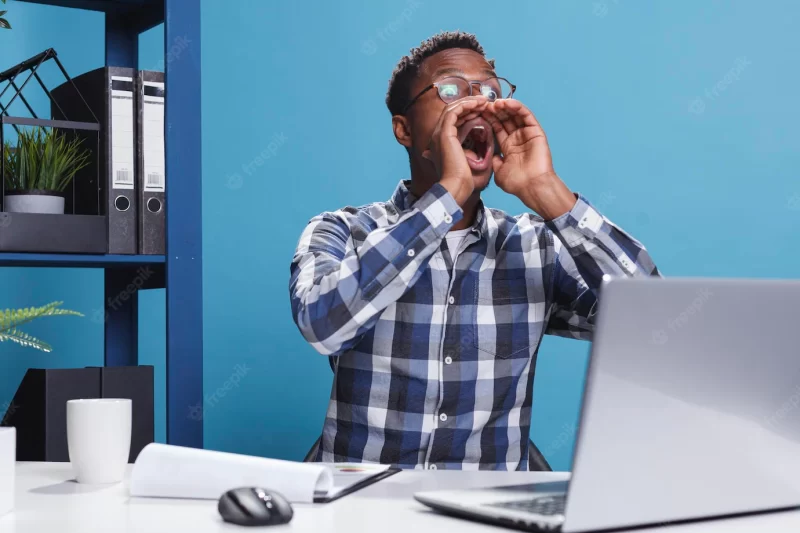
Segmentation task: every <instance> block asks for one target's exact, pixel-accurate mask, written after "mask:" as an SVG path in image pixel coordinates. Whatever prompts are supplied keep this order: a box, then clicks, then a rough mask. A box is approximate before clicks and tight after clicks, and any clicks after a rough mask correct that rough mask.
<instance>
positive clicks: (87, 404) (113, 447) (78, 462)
mask: <svg viewBox="0 0 800 533" xmlns="http://www.w3.org/2000/svg"><path fill="white" fill-rule="evenodd" d="M131 404H132V402H131V400H129V399H116V398H98V399H90V400H69V401H68V402H67V446H68V447H69V460H70V462H71V463H72V469H73V470H74V471H75V478H76V479H77V480H78V483H89V484H104V483H117V482H119V481H122V478H123V477H124V476H125V468H126V466H127V465H128V454H129V453H130V449H131V409H132V405H131Z"/></svg>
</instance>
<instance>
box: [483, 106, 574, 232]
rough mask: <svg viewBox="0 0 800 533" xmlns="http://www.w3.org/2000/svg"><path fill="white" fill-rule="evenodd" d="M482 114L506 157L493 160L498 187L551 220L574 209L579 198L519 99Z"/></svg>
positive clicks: (541, 130)
mask: <svg viewBox="0 0 800 533" xmlns="http://www.w3.org/2000/svg"><path fill="white" fill-rule="evenodd" d="M482 115H483V117H484V118H485V119H486V120H488V121H489V123H490V124H491V125H492V129H494V133H495V136H496V138H497V142H498V143H499V144H500V150H501V151H502V154H503V155H502V156H499V155H495V156H494V157H493V158H492V163H493V167H494V177H495V182H496V183H497V186H498V187H500V188H501V189H502V190H504V191H505V192H507V193H509V194H513V195H514V196H516V197H517V198H519V199H520V200H522V203H524V204H525V205H526V206H527V207H529V208H530V209H532V210H534V211H536V212H537V213H539V215H541V216H542V217H543V218H545V219H547V220H552V219H554V218H558V217H559V216H561V215H563V214H564V213H566V212H568V211H569V210H570V209H572V207H573V206H574V205H575V201H576V199H575V195H574V194H572V192H571V191H570V190H569V188H568V187H567V186H566V185H565V184H564V182H562V181H561V179H560V178H559V177H558V175H557V174H556V172H555V170H554V169H553V159H552V157H551V155H550V146H549V145H548V143H547V137H546V136H545V134H544V130H543V129H542V127H541V126H540V125H539V122H538V121H537V120H536V117H535V116H534V115H533V113H532V112H531V111H530V110H529V109H528V108H527V107H525V106H524V105H523V104H522V102H520V101H519V100H509V99H502V100H496V101H494V102H492V103H491V104H489V106H488V107H487V109H485V110H484V112H483V113H482Z"/></svg>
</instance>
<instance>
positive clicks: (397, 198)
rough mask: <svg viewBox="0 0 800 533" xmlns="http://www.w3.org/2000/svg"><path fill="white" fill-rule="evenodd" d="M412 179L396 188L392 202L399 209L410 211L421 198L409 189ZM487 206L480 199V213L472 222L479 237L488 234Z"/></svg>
mask: <svg viewBox="0 0 800 533" xmlns="http://www.w3.org/2000/svg"><path fill="white" fill-rule="evenodd" d="M410 183H411V182H410V181H405V180H401V181H400V183H399V184H398V186H397V189H395V191H394V194H392V203H393V204H394V205H396V206H397V209H398V210H399V211H408V210H409V209H411V208H412V207H413V206H414V204H415V203H416V202H417V200H419V198H417V197H416V196H414V194H413V193H412V192H411V191H410V190H409V189H408V185H409V184H410ZM485 211H486V206H484V205H483V200H481V201H480V203H479V204H478V213H477V215H476V217H475V222H474V223H473V224H472V227H471V228H470V229H472V231H473V232H475V233H477V235H478V238H480V237H483V236H484V235H486V234H487V230H488V225H487V222H486V217H487V215H486V213H485Z"/></svg>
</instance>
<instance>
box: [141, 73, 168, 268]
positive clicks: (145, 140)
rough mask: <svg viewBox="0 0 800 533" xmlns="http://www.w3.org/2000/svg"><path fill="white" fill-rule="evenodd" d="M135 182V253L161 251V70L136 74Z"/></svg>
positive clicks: (163, 211)
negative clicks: (136, 219) (136, 157)
mask: <svg viewBox="0 0 800 533" xmlns="http://www.w3.org/2000/svg"><path fill="white" fill-rule="evenodd" d="M136 100H137V116H138V120H137V131H138V135H137V139H138V141H137V152H138V165H137V180H136V181H137V183H138V185H139V253H140V254H157V255H162V254H164V252H165V219H166V208H167V206H166V202H165V196H166V195H165V193H166V167H165V158H164V153H165V149H164V148H165V145H164V134H165V132H164V103H165V102H164V73H163V72H154V71H149V70H141V71H139V74H138V76H137V89H136Z"/></svg>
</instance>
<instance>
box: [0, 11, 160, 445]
mask: <svg viewBox="0 0 800 533" xmlns="http://www.w3.org/2000/svg"><path fill="white" fill-rule="evenodd" d="M3 9H7V10H8V14H7V15H5V18H7V19H8V20H9V22H10V23H11V25H12V27H13V29H12V30H10V31H8V30H2V31H0V70H5V69H7V68H9V67H11V66H13V65H15V64H16V63H18V62H20V61H22V60H24V59H27V58H28V57H31V56H33V55H35V54H37V53H39V52H42V51H43V50H45V49H47V48H55V50H56V52H58V56H59V59H60V60H61V62H62V63H63V64H64V67H65V68H66V70H67V72H69V73H70V75H72V76H77V75H78V74H81V73H83V72H86V71H88V70H92V69H95V68H97V67H100V66H102V65H103V62H104V60H105V59H104V46H105V45H104V42H105V41H104V21H103V16H102V15H101V14H99V13H95V12H89V11H81V10H75V9H63V8H56V7H49V6H41V5H36V4H28V3H22V2H16V1H14V0H11V1H10V2H8V3H7V4H6V5H5V7H3ZM159 31H160V32H161V33H160V37H159ZM163 39H164V38H163V29H159V28H156V29H154V30H153V31H152V32H149V33H148V34H145V35H143V37H142V41H143V43H142V44H143V46H142V51H141V53H140V60H141V61H142V65H141V66H142V68H151V67H153V66H156V65H158V61H159V58H160V57H161V56H162V55H163V54H162V50H163ZM42 69H43V70H41V71H40V72H41V74H42V78H43V79H44V81H45V83H47V84H48V86H50V87H52V86H55V85H58V84H60V83H62V82H63V76H62V75H61V74H60V72H59V71H58V68H57V67H56V66H55V64H54V63H52V62H50V63H49V64H46V65H43V66H42ZM25 94H26V95H27V96H26V97H28V98H29V100H30V101H31V105H32V106H33V107H34V110H35V111H36V112H37V114H39V116H41V117H45V116H47V115H48V113H49V103H48V101H47V97H46V95H45V94H44V93H43V91H41V89H40V88H39V87H38V85H37V84H36V83H35V81H34V82H32V83H31V84H30V85H29V87H27V88H26V89H25ZM9 97H10V95H9V93H6V94H5V95H4V96H3V98H2V102H3V104H4V105H5V104H6V103H8V101H9ZM12 111H13V113H14V114H22V115H23V116H28V115H27V112H26V111H25V108H24V106H23V105H21V101H20V100H19V99H18V100H17V101H16V102H15V103H14V104H12ZM7 131H11V132H13V130H12V129H11V128H7ZM0 294H2V299H0V308H3V309H5V308H16V307H30V306H38V305H43V304H46V303H48V302H51V301H54V300H63V301H64V307H65V308H69V309H74V310H76V311H80V312H82V313H83V314H84V315H85V317H83V318H78V317H52V318H44V319H41V320H40V321H38V322H35V323H33V324H31V325H30V326H26V327H25V328H24V330H25V331H26V332H28V333H30V334H32V335H35V336H37V337H40V338H42V339H44V340H46V341H47V342H49V343H50V344H51V345H52V346H53V351H52V352H50V353H42V352H38V351H35V350H33V349H31V348H22V347H20V346H18V345H16V344H12V343H11V342H5V343H3V344H0V368H2V369H3V370H2V372H0V411H2V412H4V410H5V407H6V406H7V405H8V404H9V402H10V401H11V399H12V397H13V395H14V391H15V390H16V388H17V386H18V385H19V382H20V381H21V380H22V376H23V375H24V374H25V370H26V369H27V368H72V367H82V366H92V365H94V366H97V365H102V364H103V324H102V318H98V317H102V312H101V310H102V307H103V273H102V271H101V270H94V269H55V268H43V269H32V268H0ZM139 302H140V303H139V310H140V318H139V330H140V331H139V337H140V338H139V361H140V363H141V364H152V365H154V366H155V367H156V439H157V440H159V441H162V442H163V440H164V436H165V422H164V420H165V416H164V371H163V369H164V353H165V348H164V347H165V329H164V320H165V308H164V305H165V302H164V291H163V290H154V291H142V293H141V294H140V299H139ZM1 416H2V413H0V417H1Z"/></svg>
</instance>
